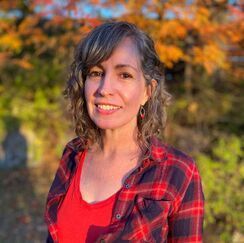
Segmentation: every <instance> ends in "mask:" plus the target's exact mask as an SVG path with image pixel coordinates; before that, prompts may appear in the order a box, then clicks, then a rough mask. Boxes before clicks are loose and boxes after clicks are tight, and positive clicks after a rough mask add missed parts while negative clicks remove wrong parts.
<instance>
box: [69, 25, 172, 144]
mask: <svg viewBox="0 0 244 243" xmlns="http://www.w3.org/2000/svg"><path fill="white" fill-rule="evenodd" d="M126 37H129V38H131V40H132V41H133V42H134V44H135V47H136V48H137V49H138V53H139V58H140V64H141V70H142V72H143V74H144V78H145V80H146V85H150V84H151V81H152V79H154V80H156V81H157V86H156V88H155V89H154V91H153V93H152V95H151V97H150V99H149V100H148V101H147V102H146V104H145V105H144V109H145V117H144V118H143V119H141V117H140V115H139V114H138V117H137V125H138V135H137V138H138V142H139V145H140V147H141V148H142V147H143V148H145V147H148V146H149V139H150V138H151V137H152V136H159V137H161V136H162V135H163V130H164V127H165V122H166V111H165V108H166V105H167V104H168V101H169V99H170V95H169V94H168V93H167V91H166V89H165V80H164V65H163V63H162V62H161V61H160V59H159V57H158V55H157V53H156V51H155V47H154V42H153V40H152V39H151V38H150V37H149V36H148V35H147V34H146V33H144V32H143V31H142V30H140V29H138V28H137V27H136V26H135V25H134V24H131V23H128V22H109V23H104V24H102V25H100V26H98V27H96V28H94V29H93V30H92V31H91V32H89V33H88V34H87V35H86V36H85V37H84V38H82V40H81V41H80V42H79V44H78V46H77V48H76V51H75V55H74V61H73V63H72V65H71V71H70V76H69V78H68V81H67V86H66V88H65V90H64V94H65V96H66V97H67V98H68V99H69V104H70V110H71V113H72V117H73V120H74V124H75V132H76V134H77V136H78V137H79V138H80V139H81V141H82V142H83V144H87V142H89V144H94V143H96V142H99V143H100V142H101V130H100V129H99V128H98V127H97V126H96V125H95V124H94V123H93V121H92V120H91V119H90V117H89V115H88V111H87V107H86V100H85V95H84V85H85V81H86V77H87V75H88V72H89V69H90V68H91V67H93V66H95V65H98V64H100V63H101V62H103V61H105V60H107V59H108V58H109V57H110V56H111V54H112V52H113V50H114V49H115V48H116V47H117V46H118V44H119V43H120V42H121V41H122V40H123V39H124V38H126ZM138 113H139V111H138Z"/></svg>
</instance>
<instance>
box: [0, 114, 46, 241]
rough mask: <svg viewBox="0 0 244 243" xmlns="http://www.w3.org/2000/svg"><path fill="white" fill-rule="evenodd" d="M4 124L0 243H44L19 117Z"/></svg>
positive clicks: (1, 159) (7, 118)
mask: <svg viewBox="0 0 244 243" xmlns="http://www.w3.org/2000/svg"><path fill="white" fill-rule="evenodd" d="M3 121H4V125H5V129H6V136H5V137H4V139H3V140H2V143H1V154H0V155H1V156H0V195H1V197H0V208H1V214H0V242H6V243H8V242H9V243H10V242H43V240H41V235H42V234H43V232H39V231H44V230H45V229H44V226H43V217H42V212H41V213H40V208H41V207H40V206H41V203H40V200H39V199H38V197H37V195H36V193H35V189H34V187H33V176H34V175H33V172H32V171H31V169H29V168H28V166H27V159H28V144H27V140H26V138H25V136H24V135H23V134H22V133H21V131H20V125H21V124H20V120H19V119H18V118H16V117H13V116H7V117H4V118H3ZM38 227H42V228H40V229H41V230H40V229H38Z"/></svg>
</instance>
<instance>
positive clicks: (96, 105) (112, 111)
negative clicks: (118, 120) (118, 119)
mask: <svg viewBox="0 0 244 243" xmlns="http://www.w3.org/2000/svg"><path fill="white" fill-rule="evenodd" d="M101 105H106V106H113V107H117V108H116V109H111V110H105V109H102V108H101V107H99V106H101ZM95 107H96V111H97V112H98V113H99V114H101V115H111V114H114V113H116V112H117V111H119V110H120V109H121V108H122V107H121V106H118V105H114V104H111V103H95Z"/></svg>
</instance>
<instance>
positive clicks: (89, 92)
mask: <svg viewBox="0 0 244 243" xmlns="http://www.w3.org/2000/svg"><path fill="white" fill-rule="evenodd" d="M84 88H85V90H84V93H85V99H86V102H87V103H89V101H91V99H92V96H93V94H94V90H95V89H94V87H93V86H92V85H91V83H89V82H86V83H85V87H84Z"/></svg>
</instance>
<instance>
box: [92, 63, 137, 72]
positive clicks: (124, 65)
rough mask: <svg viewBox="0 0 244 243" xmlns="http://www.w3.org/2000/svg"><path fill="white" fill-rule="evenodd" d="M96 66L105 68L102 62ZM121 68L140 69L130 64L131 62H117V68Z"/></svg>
mask: <svg viewBox="0 0 244 243" xmlns="http://www.w3.org/2000/svg"><path fill="white" fill-rule="evenodd" d="M95 66H97V67H99V68H101V69H104V67H103V65H102V64H97V65H95ZM121 68H132V69H134V70H135V71H138V69H137V68H136V67H134V66H132V65H130V64H117V65H115V69H121Z"/></svg>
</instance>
